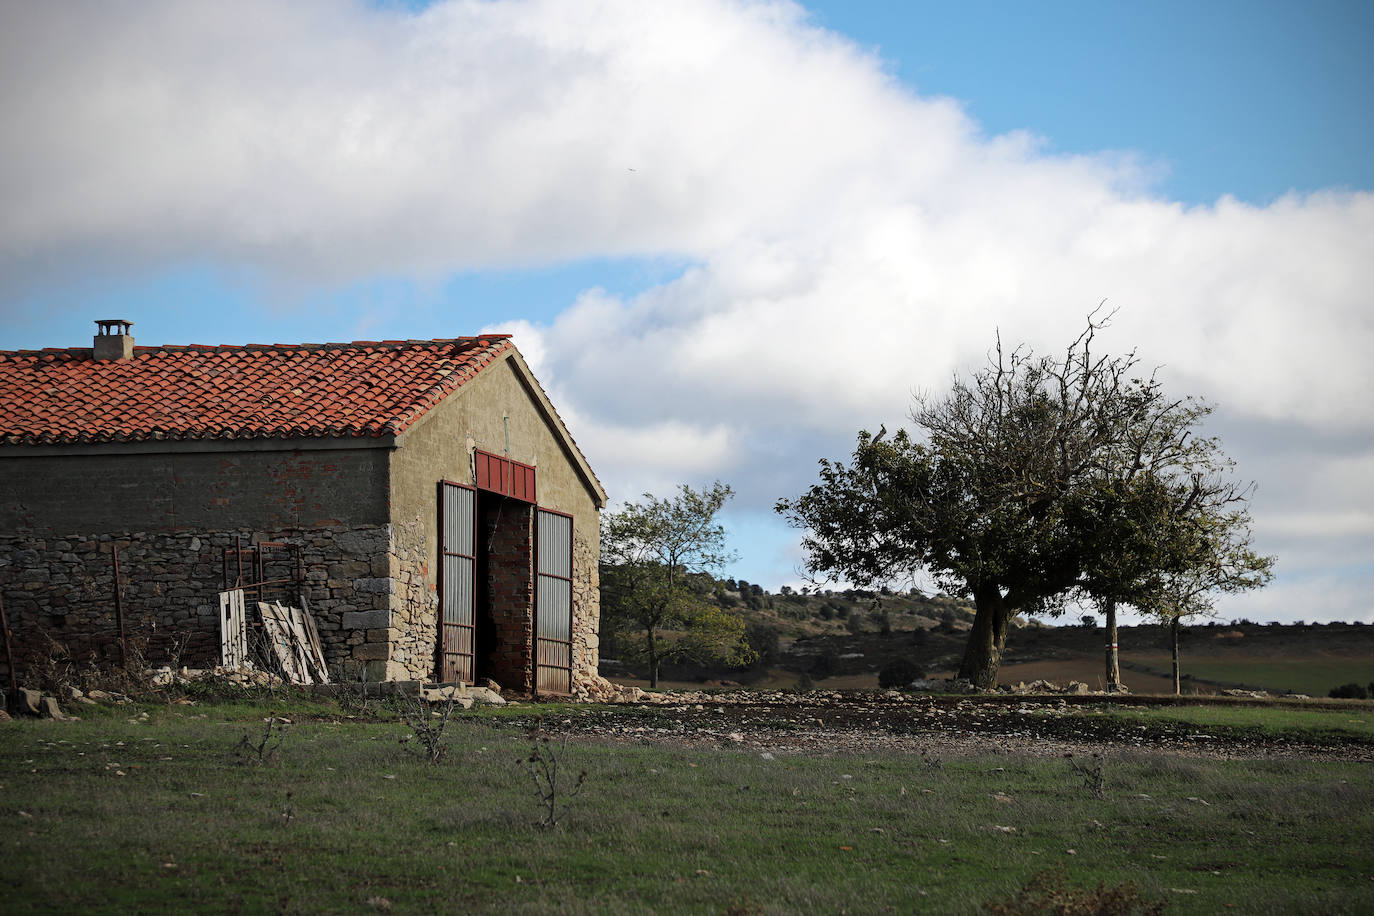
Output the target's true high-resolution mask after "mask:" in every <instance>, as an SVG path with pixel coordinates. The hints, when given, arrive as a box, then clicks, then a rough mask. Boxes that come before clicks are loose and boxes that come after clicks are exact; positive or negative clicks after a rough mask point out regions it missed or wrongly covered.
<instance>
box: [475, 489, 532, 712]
mask: <svg viewBox="0 0 1374 916" xmlns="http://www.w3.org/2000/svg"><path fill="white" fill-rule="evenodd" d="M483 495H484V497H486V494H483ZM482 504H483V507H484V512H483V520H482V521H483V524H484V525H485V527H486V533H487V544H488V547H489V552H488V554H487V557H486V564H485V565H486V589H487V603H488V607H489V609H490V627H489V629H487V630H486V633H485V634H484V635H486V636H487V637H488V638H489V639H490V640H491V642H490V650H488V649H487V648H486V647H484V646H481V645H479V648H478V656H479V671H480V670H481V668H480V666H481V664H482V661H481V659H482V658H485V659H486V660H487V665H488V669H487V670H488V671H489V672H490V677H491V678H493V679H494V680H495V681H496V682H497V683H498V684H500V685H501V686H502V687H503V688H510V689H513V690H521V691H529V690H533V689H534V562H533V560H534V508H533V507H532V506H530V505H527V504H525V503H521V502H516V501H515V500H513V499H503V498H496V497H489V498H484V499H483V502H482ZM481 612H482V608H481V606H480V603H479V607H478V613H479V614H481ZM479 635H483V634H479Z"/></svg>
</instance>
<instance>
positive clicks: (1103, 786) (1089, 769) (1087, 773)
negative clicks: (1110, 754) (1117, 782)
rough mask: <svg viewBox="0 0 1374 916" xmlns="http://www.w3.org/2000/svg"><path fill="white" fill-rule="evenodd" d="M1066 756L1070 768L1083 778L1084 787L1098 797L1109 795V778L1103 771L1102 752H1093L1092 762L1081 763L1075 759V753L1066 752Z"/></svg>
mask: <svg viewBox="0 0 1374 916" xmlns="http://www.w3.org/2000/svg"><path fill="white" fill-rule="evenodd" d="M1064 756H1065V757H1067V758H1068V760H1069V768H1070V769H1071V770H1073V771H1074V773H1076V774H1078V776H1079V777H1080V778H1082V780H1083V788H1085V789H1087V790H1088V791H1089V792H1091V793H1092V794H1093V795H1094V796H1095V797H1097V798H1106V797H1107V780H1106V777H1105V776H1104V775H1103V772H1102V755H1101V754H1093V756H1092V762H1091V763H1079V762H1078V761H1077V760H1075V759H1074V757H1073V754H1065V755H1064Z"/></svg>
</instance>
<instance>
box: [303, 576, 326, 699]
mask: <svg viewBox="0 0 1374 916" xmlns="http://www.w3.org/2000/svg"><path fill="white" fill-rule="evenodd" d="M301 616H302V617H303V618H304V619H305V633H306V635H307V636H309V637H310V652H311V655H312V656H313V658H314V661H315V667H316V669H317V671H318V673H319V677H320V683H321V684H328V683H329V666H328V665H326V664H325V662H324V645H323V644H322V643H321V642H320V631H319V629H317V628H316V626H315V615H314V614H312V613H311V612H310V604H309V602H307V601H306V600H305V594H304V593H302V594H301Z"/></svg>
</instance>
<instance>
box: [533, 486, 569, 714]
mask: <svg viewBox="0 0 1374 916" xmlns="http://www.w3.org/2000/svg"><path fill="white" fill-rule="evenodd" d="M535 549H536V550H537V552H538V555H539V556H538V568H537V573H538V577H537V580H538V581H537V583H536V586H537V591H536V593H535V608H534V620H535V639H534V643H535V654H534V657H535V675H534V684H535V690H537V691H539V692H540V693H561V694H570V693H572V516H570V515H563V514H562V513H560V512H549V511H547V510H544V509H540V510H539V527H538V532H537V539H536V541H535Z"/></svg>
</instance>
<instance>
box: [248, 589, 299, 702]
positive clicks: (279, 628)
mask: <svg viewBox="0 0 1374 916" xmlns="http://www.w3.org/2000/svg"><path fill="white" fill-rule="evenodd" d="M279 607H280V606H279V605H273V604H270V603H268V602H266V601H259V602H258V612H259V613H260V614H262V629H263V633H264V634H265V635H266V636H267V643H268V645H270V646H271V647H272V654H273V655H274V656H275V657H276V659H277V662H278V664H279V665H281V671H282V675H283V676H284V677H285V678H286V679H287V680H288V681H290V682H291V683H292V684H308V683H310V682H309V681H308V680H306V679H305V678H307V677H309V675H308V674H306V673H305V672H304V671H302V670H301V666H300V662H299V661H298V659H297V657H296V649H295V645H294V643H295V640H294V639H293V638H292V635H291V621H290V617H289V615H286V614H284V613H283V612H282V611H281V610H279Z"/></svg>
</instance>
